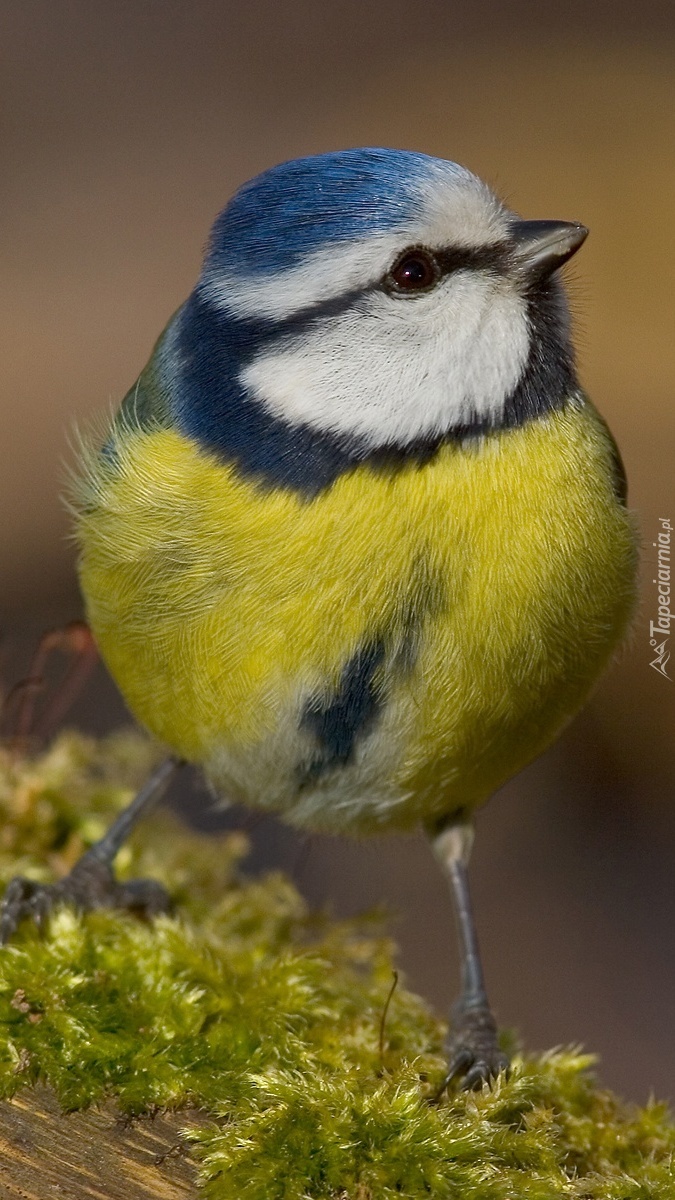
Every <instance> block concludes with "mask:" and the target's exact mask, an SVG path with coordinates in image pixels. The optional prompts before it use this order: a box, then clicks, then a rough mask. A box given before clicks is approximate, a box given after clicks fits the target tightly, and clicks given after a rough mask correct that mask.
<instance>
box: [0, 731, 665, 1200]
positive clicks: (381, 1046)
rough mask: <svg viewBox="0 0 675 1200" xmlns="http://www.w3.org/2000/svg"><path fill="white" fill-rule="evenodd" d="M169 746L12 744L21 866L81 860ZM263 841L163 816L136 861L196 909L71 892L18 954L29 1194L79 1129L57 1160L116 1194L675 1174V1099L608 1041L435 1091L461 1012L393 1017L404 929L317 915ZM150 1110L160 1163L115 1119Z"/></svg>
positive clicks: (302, 1197)
mask: <svg viewBox="0 0 675 1200" xmlns="http://www.w3.org/2000/svg"><path fill="white" fill-rule="evenodd" d="M152 754H153V751H152V748H151V747H150V746H149V745H148V744H147V743H146V742H145V741H144V740H143V739H141V738H140V737H138V736H136V735H132V734H125V735H117V736H115V737H112V738H108V739H106V740H105V741H102V742H100V743H95V742H91V741H88V740H86V739H84V738H81V737H79V736H75V735H72V734H71V735H64V736H62V737H61V738H59V739H58V740H57V741H56V742H55V743H54V744H53V746H52V747H51V748H50V749H49V750H48V751H47V752H46V754H44V755H43V756H42V757H41V758H39V759H36V760H34V761H27V760H22V761H13V760H12V758H11V756H10V755H9V754H8V753H2V756H1V758H0V812H1V813H2V816H3V817H4V826H3V829H2V833H1V835H0V877H2V879H4V881H5V882H6V881H7V880H8V879H9V878H10V876H11V875H13V874H15V873H17V871H18V872H21V873H25V874H30V875H32V876H33V877H34V878H40V879H46V878H53V876H54V875H55V874H60V873H63V872H65V871H66V870H67V869H68V868H69V866H70V865H72V863H73V861H74V860H75V859H76V857H77V856H78V855H79V854H80V852H81V850H82V849H83V848H84V847H85V846H86V845H88V844H90V843H91V842H92V841H93V840H94V839H95V838H96V837H98V836H100V834H101V832H102V831H103V828H104V827H105V826H106V824H107V823H108V822H109V820H110V818H111V817H112V815H113V814H114V813H115V812H116V811H118V810H119V809H120V808H121V807H122V806H123V805H124V804H125V803H126V802H127V800H128V799H129V795H130V792H131V791H132V789H133V788H134V787H135V786H136V785H137V783H138V781H139V780H140V779H141V778H142V777H143V775H144V774H145V773H146V772H147V770H148V768H149V766H150V762H151V758H152ZM245 850H246V843H245V840H244V839H243V838H242V837H241V835H238V834H230V835H228V836H227V837H222V838H211V839H205V838H197V837H196V836H195V835H194V834H192V833H189V832H188V831H187V830H182V829H181V830H180V832H178V831H177V829H176V826H175V824H174V823H173V822H172V821H171V819H170V818H169V816H168V815H163V816H161V818H160V817H159V816H158V817H157V818H154V819H153V821H152V822H151V823H150V827H146V828H144V829H143V830H142V831H141V834H140V835H139V836H138V838H136V839H135V841H134V845H133V847H131V848H126V849H125V850H124V851H123V852H122V854H121V855H120V860H121V861H120V862H119V866H120V868H121V870H122V871H123V872H124V873H125V874H133V875H138V874H150V875H154V876H155V877H157V878H159V879H161V880H162V881H163V882H165V883H166V884H167V885H168V887H169V888H170V890H171V892H172V894H173V895H174V897H175V898H176V915H175V916H174V917H171V918H168V917H164V918H161V919H159V920H157V921H156V922H155V923H154V924H153V925H152V926H150V925H144V924H142V923H140V922H138V921H135V920H134V919H133V918H131V917H128V916H125V915H122V914H118V913H94V914H90V915H89V916H87V917H85V918H80V917H77V916H76V915H75V914H73V913H72V912H70V911H65V910H64V911H61V912H60V913H58V914H57V915H56V916H55V917H54V918H53V919H52V921H51V923H50V926H49V929H48V930H47V931H46V933H45V935H44V936H43V937H39V936H38V935H37V934H36V933H35V932H34V931H33V930H31V929H23V930H22V931H21V934H20V936H19V937H18V938H17V939H16V941H15V943H14V944H12V945H10V946H8V947H5V948H4V949H3V950H2V951H0V1021H1V1022H2V1035H1V1040H0V1095H2V1096H4V1097H5V1099H6V1101H7V1099H8V1098H9V1097H12V1096H15V1097H16V1098H17V1100H16V1104H14V1105H13V1106H10V1105H8V1103H7V1102H5V1103H4V1104H2V1105H1V1106H0V1136H4V1137H5V1145H6V1146H9V1147H10V1148H11V1147H14V1148H15V1147H16V1144H17V1138H19V1140H20V1139H21V1136H22V1134H21V1132H20V1131H21V1130H22V1129H23V1130H24V1141H25V1139H26V1138H27V1139H28V1140H29V1141H30V1140H31V1139H32V1141H33V1145H34V1147H35V1148H36V1149H35V1155H36V1162H35V1164H34V1165H35V1169H36V1171H37V1172H38V1174H36V1176H35V1181H34V1183H33V1185H32V1187H33V1190H32V1191H30V1190H27V1188H26V1186H25V1185H24V1184H22V1183H21V1182H20V1180H21V1176H20V1175H17V1176H16V1178H14V1177H11V1176H10V1175H9V1174H7V1172H8V1171H9V1170H10V1169H12V1162H13V1161H15V1160H16V1161H19V1159H21V1155H22V1154H23V1159H22V1162H23V1167H22V1168H21V1169H25V1167H26V1161H25V1160H26V1154H24V1152H23V1151H22V1152H21V1154H19V1155H18V1158H17V1155H16V1153H15V1150H14V1149H13V1150H12V1152H11V1154H10V1155H9V1156H8V1155H7V1152H6V1155H5V1159H4V1161H3V1165H2V1168H0V1170H4V1171H5V1174H6V1176H7V1180H8V1181H9V1182H8V1183H7V1184H6V1185H5V1186H6V1187H7V1188H10V1189H11V1187H14V1192H12V1190H9V1191H8V1195H10V1196H11V1195H13V1194H16V1195H21V1194H22V1193H21V1190H20V1188H21V1187H22V1186H23V1187H24V1192H25V1194H27V1195H29V1196H31V1198H32V1197H35V1200H42V1198H43V1196H44V1197H46V1196H48V1195H51V1194H53V1192H52V1191H50V1190H49V1188H48V1186H47V1183H48V1180H47V1183H45V1185H44V1188H43V1190H40V1188H41V1186H42V1184H41V1183H40V1179H41V1178H42V1175H44V1178H45V1179H47V1176H46V1174H45V1170H46V1164H47V1163H49V1169H50V1171H51V1172H52V1176H53V1175H54V1171H55V1163H54V1158H53V1155H52V1154H51V1153H50V1152H49V1151H48V1150H47V1149H46V1148H45V1147H46V1146H47V1145H49V1144H52V1145H53V1144H56V1145H57V1146H58V1145H59V1138H61V1143H60V1144H61V1151H60V1154H61V1158H60V1161H59V1165H58V1170H57V1181H58V1182H59V1183H60V1185H61V1186H62V1187H65V1186H66V1182H68V1179H67V1177H66V1170H67V1169H68V1170H71V1169H72V1170H73V1171H75V1173H76V1176H74V1177H73V1178H76V1179H79V1180H80V1182H79V1183H77V1182H76V1183H72V1182H71V1183H69V1186H70V1188H71V1192H70V1193H69V1194H72V1195H73V1196H74V1197H78V1196H79V1195H80V1194H81V1195H82V1196H85V1195H91V1196H96V1195H99V1194H100V1195H104V1196H110V1197H114V1196H116V1194H117V1193H116V1192H115V1190H114V1189H115V1188H117V1189H118V1191H119V1194H120V1196H122V1195H124V1197H125V1200H132V1198H133V1200H144V1198H145V1197H146V1196H149V1195H155V1196H157V1197H161V1196H164V1195H166V1196H167V1197H171V1198H172V1200H173V1197H180V1196H185V1197H189V1196H191V1195H196V1194H197V1191H195V1188H197V1189H198V1194H199V1195H200V1196H203V1197H208V1198H209V1200H282V1198H283V1200H308V1198H311V1200H324V1198H325V1200H388V1198H393V1197H396V1198H397V1200H400V1198H401V1197H410V1198H411V1200H417V1198H418V1197H429V1196H430V1195H433V1196H435V1197H462V1200H505V1198H506V1197H508V1198H509V1200H552V1198H554V1197H570V1198H576V1200H582V1198H584V1200H590V1198H593V1200H651V1198H653V1200H662V1198H663V1200H665V1198H666V1197H668V1198H670V1197H671V1196H672V1195H673V1189H674V1182H675V1174H674V1168H673V1153H674V1151H675V1128H674V1127H673V1124H672V1123H671V1121H670V1118H669V1116H668V1113H667V1111H666V1109H665V1108H664V1107H663V1106H662V1105H658V1104H651V1105H648V1106H647V1107H646V1108H644V1109H637V1108H630V1107H627V1106H624V1105H622V1104H621V1103H620V1102H619V1101H618V1100H617V1099H616V1098H615V1097H613V1096H611V1095H610V1094H609V1093H607V1092H605V1091H602V1090H600V1089H598V1088H597V1087H596V1085H595V1083H594V1081H593V1078H592V1075H591V1074H590V1072H589V1067H590V1064H591V1060H590V1059H589V1058H588V1057H587V1056H583V1055H580V1054H578V1053H575V1052H558V1053H551V1054H548V1055H544V1056H541V1057H539V1058H532V1057H519V1056H516V1058H515V1062H514V1069H513V1072H512V1075H511V1077H510V1079H509V1080H503V1079H502V1080H500V1081H499V1082H498V1084H497V1085H496V1086H495V1087H494V1088H493V1089H492V1090H490V1089H485V1090H484V1091H483V1092H481V1093H479V1094H469V1095H467V1094H465V1093H461V1092H460V1093H453V1094H451V1095H450V1096H448V1097H447V1098H446V1099H445V1100H444V1101H443V1102H442V1103H441V1104H439V1105H433V1104H431V1103H429V1098H430V1097H431V1096H432V1095H433V1093H434V1090H435V1088H436V1087H437V1086H438V1083H439V1081H440V1080H441V1078H442V1076H443V1071H444V1066H445V1061H444V1058H443V1037H444V1032H445V1031H444V1028H443V1026H442V1024H441V1022H439V1021H438V1020H437V1019H436V1018H435V1017H434V1016H433V1014H432V1013H431V1012H430V1011H429V1010H428V1009H427V1007H426V1006H425V1005H424V1003H423V1002H422V1001H421V1000H420V999H419V998H418V997H416V996H414V995H412V994H411V993H410V992H408V991H407V990H406V989H405V987H403V986H402V985H401V986H399V987H398V988H397V989H396V990H395V992H394V993H393V995H392V996H391V1001H390V1003H389V1007H388V1010H387V1014H386V1023H385V1027H384V1036H383V1037H382V1034H381V1024H382V1014H383V1012H384V1009H385V1005H386V1003H387V997H388V995H389V992H390V990H391V983H392V963H391V946H390V944H389V942H388V941H387V940H386V939H384V938H383V937H381V936H378V934H377V931H376V930H375V928H374V927H373V926H372V923H371V924H370V925H369V923H368V922H367V921H365V920H362V921H358V922H335V921H331V920H329V919H327V918H322V917H312V916H310V915H309V914H308V913H307V912H306V910H305V907H304V905H303V903H302V900H301V899H300V897H299V896H298V894H297V892H296V890H295V889H294V887H293V886H292V885H291V883H290V882H289V881H288V880H287V879H285V878H284V877H283V876H281V875H280V874H276V873H273V874H270V875H268V876H267V877H265V878H264V879H263V880H250V879H246V878H244V877H243V876H242V875H241V873H240V869H239V863H240V860H241V858H242V856H243V854H244V853H245ZM54 1098H56V1099H57V1100H58V1105H56V1103H55V1099H54ZM17 1104H18V1105H19V1107H17V1106H16V1105H17ZM58 1106H60V1108H59V1107H58ZM63 1110H66V1111H73V1110H78V1115H77V1117H75V1118H67V1117H65V1116H62V1115H61V1113H62V1111H63ZM148 1113H150V1114H160V1116H159V1117H157V1118H156V1121H155V1124H154V1125H151V1124H149V1123H148V1121H147V1120H141V1121H139V1122H134V1123H132V1125H131V1127H130V1128H131V1129H132V1130H133V1129H135V1130H136V1131H137V1134H138V1137H140V1138H141V1139H142V1138H144V1137H145V1138H146V1139H147V1138H149V1139H150V1142H152V1139H153V1138H154V1139H155V1142H154V1144H155V1145H156V1146H159V1145H160V1144H161V1146H164V1147H165V1148H164V1149H161V1150H159V1152H158V1153H157V1154H154V1152H153V1154H154V1156H153V1155H151V1157H152V1163H151V1164H150V1165H148V1164H147V1163H146V1162H145V1160H144V1159H143V1154H145V1155H146V1157H147V1155H148V1154H149V1153H150V1152H149V1150H148V1148H147V1144H146V1146H145V1149H144V1150H143V1149H141V1150H139V1148H138V1146H137V1145H134V1144H133V1140H132V1142H130V1143H129V1144H127V1142H125V1141H124V1139H121V1140H120V1138H119V1137H118V1139H117V1141H115V1137H114V1136H113V1134H111V1132H110V1131H111V1129H112V1130H113V1131H114V1130H115V1129H117V1128H118V1125H116V1124H115V1121H114V1116H115V1114H121V1115H124V1114H128V1115H133V1114H148ZM35 1121H38V1122H40V1121H41V1122H42V1123H41V1124H40V1125H39V1128H40V1130H41V1131H42V1134H44V1135H45V1136H46V1134H45V1131H46V1130H51V1129H53V1130H54V1136H53V1141H52V1143H49V1142H46V1143H45V1142H44V1140H43V1142H42V1143H41V1142H40V1139H39V1138H36V1136H35V1129H36V1128H37V1126H35V1125H34V1122H35ZM68 1121H70V1125H69V1126H68V1125H67V1122H68ZM31 1122H33V1124H31ZM63 1122H66V1124H63ZM106 1122H107V1123H106ZM60 1123H61V1124H60ZM66 1128H69V1129H70V1130H71V1131H72V1130H73V1129H76V1130H78V1131H79V1133H78V1136H77V1137H76V1138H75V1139H74V1142H73V1139H72V1138H71V1141H70V1142H68V1145H69V1146H70V1147H71V1149H72V1151H73V1154H74V1159H73V1154H70V1159H73V1161H72V1162H71V1161H70V1159H69V1160H68V1162H66V1159H67V1158H68V1155H67V1154H66V1153H65V1151H64V1149H63V1147H64V1145H65V1144H66V1141H67V1139H66V1136H65V1130H66ZM151 1129H152V1130H154V1132H153V1133H152V1134H150V1133H148V1130H151ZM181 1129H182V1130H183V1134H182V1135H181V1136H179V1132H178V1131H179V1130H181ZM60 1130H61V1133H60V1132H59V1131H60ZM17 1131H18V1132H17ZM31 1131H32V1132H31ZM160 1134H161V1136H160ZM78 1138H79V1148H80V1151H81V1158H80V1160H79V1161H78V1159H77V1150H78V1145H77V1143H78ZM111 1139H112V1140H111ZM162 1139H163V1140H162ZM181 1145H183V1146H185V1147H186V1148H187V1155H188V1159H187V1160H186V1161H185V1162H184V1163H183V1162H182V1159H181V1158H180V1155H179V1148H180V1146H181ZM40 1147H42V1148H40ZM168 1152H170V1159H166V1158H164V1160H163V1162H164V1164H166V1163H170V1162H171V1160H173V1159H174V1158H176V1156H177V1155H178V1161H179V1162H181V1163H182V1165H181V1168H180V1169H181V1170H183V1171H184V1174H183V1175H180V1173H179V1175H176V1176H175V1177H174V1176H171V1175H170V1174H169V1173H167V1170H165V1169H163V1168H162V1169H160V1168H161V1167H162V1164H160V1166H156V1165H154V1160H155V1159H156V1158H160V1159H161V1158H162V1156H163V1155H166V1153H168ZM69 1153H70V1152H69ZM12 1155H13V1156H14V1157H13V1158H12ZM134 1155H136V1158H134ZM139 1155H140V1159H139ZM40 1156H41V1163H42V1166H41V1164H40ZM28 1158H29V1159H30V1154H29V1155H28ZM93 1163H98V1164H99V1167H98V1168H97V1169H98V1171H99V1178H98V1180H96V1181H95V1182H96V1186H97V1187H99V1191H96V1190H95V1188H94V1185H93V1183H92V1179H94V1177H95V1175H96V1170H95V1169H94V1166H93V1165H92V1164H93ZM190 1164H191V1165H190ZM29 1165H30V1164H29ZM151 1167H152V1170H151ZM43 1168H44V1169H43ZM195 1168H196V1172H197V1180H198V1182H197V1184H193V1183H191V1182H190V1171H191V1170H194V1169H195ZM172 1169H173V1168H172ZM176 1169H177V1168H176ZM17 1170H18V1168H17ZM40 1171H42V1175H40V1173H39V1172H40ZM78 1171H79V1175H77V1172H78ZM143 1171H145V1172H146V1174H145V1175H144V1176H143V1175H142V1172H143ZM148 1171H150V1174H149V1175H148V1174H147V1172H148ZM152 1171H154V1172H155V1174H154V1175H153V1174H152ZM59 1172H60V1174H59ZM17 1180H18V1181H19V1182H17ZM82 1180H84V1183H82ZM87 1180H89V1182H87ZM149 1180H154V1183H153V1182H149ZM0 1181H2V1182H3V1183H4V1180H3V1179H2V1174H1V1173H0ZM125 1181H126V1182H125ZM162 1181H163V1182H162ZM132 1184H133V1187H136V1191H134V1190H133V1187H132ZM76 1186H81V1187H85V1186H90V1187H91V1188H92V1189H93V1190H90V1191H89V1192H87V1191H86V1190H85V1191H81V1192H78V1191H77V1190H76ZM153 1187H154V1191H153V1190H152V1188H153ZM161 1187H165V1188H168V1189H169V1190H165V1191H164V1192H163V1191H162V1190H161ZM120 1188H121V1189H122V1190H120ZM143 1189H145V1190H143ZM148 1189H150V1190H148Z"/></svg>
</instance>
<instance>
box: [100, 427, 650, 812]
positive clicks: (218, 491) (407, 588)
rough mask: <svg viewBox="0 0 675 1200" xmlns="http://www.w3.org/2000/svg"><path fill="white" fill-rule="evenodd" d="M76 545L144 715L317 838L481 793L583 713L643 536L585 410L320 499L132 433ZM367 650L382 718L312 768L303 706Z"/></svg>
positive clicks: (112, 657)
mask: <svg viewBox="0 0 675 1200" xmlns="http://www.w3.org/2000/svg"><path fill="white" fill-rule="evenodd" d="M79 536H80V544H81V549H82V555H81V579H82V587H83V591H84V595H85V598H86V603H87V611H88V617H89V620H90V622H91V625H92V628H93V631H94V633H95V636H96V638H97V641H98V643H99V646H100V648H101V651H102V653H103V655H104V658H105V659H106V661H107V663H108V665H109V667H110V670H111V672H112V674H113V676H114V677H115V679H116V680H117V682H118V684H119V686H120V688H121V690H122V692H123V693H124V695H125V697H126V699H127V701H128V703H129V705H130V707H131V709H132V711H133V712H134V713H135V714H136V715H137V716H138V718H139V719H140V720H141V721H142V722H143V723H144V724H145V725H146V726H147V727H148V728H149V729H151V730H152V731H153V732H154V733H155V734H156V735H157V736H158V737H160V738H161V739H162V740H164V741H165V742H167V743H168V745H169V746H170V747H172V748H173V749H174V750H175V751H177V752H178V753H180V754H181V755H183V756H184V757H186V758H188V759H190V760H191V761H195V762H199V763H201V764H203V765H204V767H205V769H206V770H207V773H209V774H210V775H211V776H212V777H213V778H214V779H215V781H216V782H217V784H218V785H219V787H221V788H222V789H223V790H224V791H225V793H226V794H227V795H230V796H232V797H234V798H237V799H243V800H244V801H246V802H248V803H254V804H262V805H268V806H270V807H274V808H277V809H279V810H282V811H283V812H284V813H285V815H286V816H288V818H289V819H291V820H293V821H296V822H298V823H305V824H309V825H312V826H314V827H322V828H337V829H339V828H344V829H356V828H363V829H366V828H370V827H373V826H384V825H387V824H395V825H399V826H401V825H409V824H412V823H414V822H415V821H417V820H419V819H430V818H431V817H433V816H434V815H440V814H442V813H444V812H450V811H452V810H453V809H457V808H463V807H471V806H473V805H475V804H477V803H479V802H481V801H482V800H484V799H485V798H486V797H487V796H488V795H489V794H490V792H491V791H493V790H494V789H495V788H496V787H497V786H499V785H500V784H501V783H502V782H503V781H504V780H505V779H506V778H508V776H509V775H510V774H512V773H513V772H514V771H516V770H517V769H518V768H519V767H520V766H522V765H523V764H524V763H525V762H527V761H528V760H529V759H530V758H532V757H533V756H534V755H535V754H536V753H538V752H539V751H540V750H541V749H543V747H544V746H545V745H546V744H547V743H548V742H549V741H550V740H551V739H552V738H553V736H554V735H555V734H556V732H557V731H558V730H559V728H560V727H561V725H562V724H563V723H564V722H565V721H566V720H567V719H568V718H569V717H570V716H571V715H572V714H573V713H574V712H575V711H576V709H577V708H578V707H579V706H580V704H581V703H582V702H583V700H584V699H585V697H586V695H587V694H588V691H589V689H590V688H591V687H592V685H593V683H594V682H595V680H596V679H597V677H598V675H599V673H600V672H601V671H602V669H603V667H604V665H605V664H606V662H607V660H608V658H609V656H610V655H611V653H612V650H613V649H614V648H615V646H616V644H617V642H618V641H619V639H620V638H621V635H622V633H623V632H624V630H625V628H626V625H627V623H628V621H629V619H630V614H631V611H632V607H633V602H634V589H635V582H634V581H635V562H636V549H635V545H636V541H635V532H634V528H633V524H632V521H631V519H630V516H629V515H628V514H627V513H626V510H625V508H624V507H623V506H622V504H621V503H619V501H618V500H617V498H616V496H615V494H614V489H613V470H612V444H611V440H610V439H609V436H608V434H607V433H606V431H605V428H604V426H603V424H602V423H601V421H600V419H599V418H598V416H597V414H596V413H595V411H594V410H593V409H592V407H591V406H590V405H585V406H582V407H574V406H571V405H570V406H569V407H568V408H566V409H565V410H564V411H562V412H558V413H555V414H550V415H548V416H546V417H545V418H542V419H540V420H537V421H533V422H530V423H529V424H527V425H526V426H524V427H522V428H518V429H514V430H509V431H507V432H502V433H495V434H490V435H488V436H486V437H484V438H483V439H481V440H480V441H474V442H466V443H463V444H456V445H447V446H445V447H443V448H442V449H441V451H440V452H439V453H438V455H437V456H436V457H435V458H434V459H433V461H431V462H430V463H428V464H426V465H424V466H419V465H411V466H408V467H405V468H404V469H401V470H399V471H397V472H395V473H391V472H385V471H380V472H378V471H376V470H374V469H371V468H370V467H365V466H364V467H361V468H359V469H357V470H354V471H352V472H351V473H349V474H345V475H344V476H342V477H341V478H340V479H338V481H337V482H336V483H335V484H334V485H333V486H332V487H331V488H329V489H328V490H327V491H325V492H324V493H322V494H321V495H319V496H318V497H317V498H316V499H313V500H311V501H308V500H303V499H301V498H299V497H298V496H297V495H295V494H293V493H291V492H288V491H282V490H267V489H264V488H262V487H258V486H256V485H254V484H253V483H251V482H249V481H246V480H243V479H242V478H241V477H240V476H238V475H237V473H236V472H235V471H234V470H232V469H231V468H229V467H227V466H224V465H223V464H222V463H221V462H219V461H218V460H217V459H215V458H214V457H212V456H210V455H207V454H205V453H204V452H202V451H201V450H200V449H199V448H198V447H197V446H196V445H194V444H193V443H191V442H190V441H188V440H186V439H185V438H183V437H182V436H181V435H180V434H179V433H178V432H176V431H169V430H157V431H154V432H143V431H140V430H139V431H133V432H130V431H129V430H126V431H123V432H120V434H119V435H117V441H116V443H115V447H114V453H112V454H110V455H109V456H108V457H107V458H105V459H103V458H101V457H98V458H97V459H96V460H95V462H94V463H93V464H92V465H90V470H89V475H88V477H87V479H86V481H85V482H84V484H83V487H82V498H81V516H80V520H79ZM374 643H377V644H378V645H379V646H381V647H382V653H381V656H380V659H379V660H378V664H377V669H376V684H377V688H378V695H379V696H380V703H379V706H378V711H377V714H376V718H375V719H371V720H370V721H369V723H368V727H367V729H366V727H365V724H364V731H363V736H362V737H360V738H356V739H355V743H354V749H353V753H351V754H350V756H349V760H348V761H345V762H344V763H343V764H342V765H340V766H336V767H335V769H334V770H327V771H324V772H322V773H321V774H317V773H316V772H315V773H314V774H312V772H311V770H310V771H309V772H308V770H307V766H308V764H311V761H312V753H313V747H312V741H313V734H312V731H311V729H310V728H308V727H307V725H306V724H305V725H303V722H302V712H303V710H304V709H306V705H307V702H308V698H309V697H317V696H319V697H321V696H330V694H331V692H332V691H334V690H335V689H336V688H339V686H340V680H341V679H343V678H344V670H345V664H346V663H348V662H349V661H350V660H353V656H354V655H355V653H357V652H358V650H359V647H362V646H364V645H372V644H374Z"/></svg>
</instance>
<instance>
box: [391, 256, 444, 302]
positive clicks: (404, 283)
mask: <svg viewBox="0 0 675 1200" xmlns="http://www.w3.org/2000/svg"><path fill="white" fill-rule="evenodd" d="M440 276H441V272H440V267H439V265H438V263H437V261H436V259H435V258H434V256H433V254H431V253H430V252H429V251H428V250H422V249H419V250H418V249H415V250H404V251H403V254H401V255H400V256H399V258H397V259H396V262H395V263H394V265H393V267H392V268H391V271H390V272H389V274H388V276H387V283H388V285H389V288H390V290H391V291H392V292H426V291H428V290H429V288H432V287H433V286H434V284H436V283H438V280H439V279H440Z"/></svg>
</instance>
